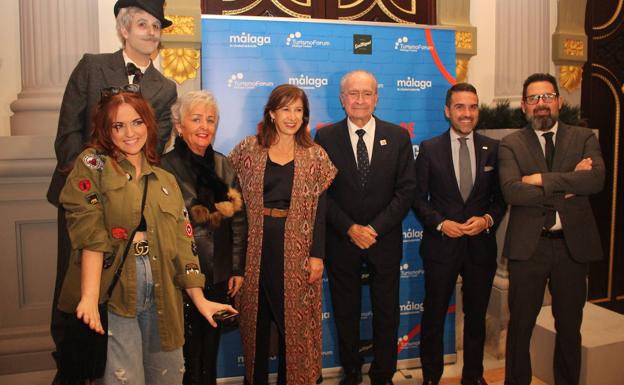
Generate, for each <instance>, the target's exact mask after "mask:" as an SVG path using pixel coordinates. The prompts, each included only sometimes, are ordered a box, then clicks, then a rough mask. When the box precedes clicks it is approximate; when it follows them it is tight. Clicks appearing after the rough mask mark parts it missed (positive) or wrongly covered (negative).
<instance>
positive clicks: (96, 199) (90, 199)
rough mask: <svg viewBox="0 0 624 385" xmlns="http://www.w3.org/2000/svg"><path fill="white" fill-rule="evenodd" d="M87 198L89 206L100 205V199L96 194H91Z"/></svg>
mask: <svg viewBox="0 0 624 385" xmlns="http://www.w3.org/2000/svg"><path fill="white" fill-rule="evenodd" d="M85 198H86V200H87V202H89V204H92V205H97V204H98V203H100V197H99V196H98V195H97V194H96V193H91V194H89V195H87V196H86V197H85Z"/></svg>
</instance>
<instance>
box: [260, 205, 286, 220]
mask: <svg viewBox="0 0 624 385" xmlns="http://www.w3.org/2000/svg"><path fill="white" fill-rule="evenodd" d="M262 213H263V214H264V215H265V216H267V217H273V218H286V217H287V216H288V209H272V208H268V207H265V208H264V209H262Z"/></svg>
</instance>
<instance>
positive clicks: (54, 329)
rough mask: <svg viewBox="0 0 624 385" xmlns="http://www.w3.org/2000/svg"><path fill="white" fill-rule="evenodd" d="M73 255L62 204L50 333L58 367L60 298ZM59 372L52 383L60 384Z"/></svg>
mask: <svg viewBox="0 0 624 385" xmlns="http://www.w3.org/2000/svg"><path fill="white" fill-rule="evenodd" d="M70 255H71V241H70V240H69V232H68V231H67V221H66V219H65V209H63V207H62V206H60V207H59V208H58V213H57V256H56V280H55V282H54V296H53V297H52V309H51V313H52V314H51V318H50V335H51V336H52V340H53V341H54V352H52V356H53V357H54V360H55V361H56V362H57V367H58V359H59V358H58V357H57V356H58V353H57V352H58V347H59V346H60V344H61V342H62V341H63V337H64V330H65V319H66V317H64V316H63V313H62V312H61V311H60V310H59V309H58V308H57V305H58V299H59V296H60V294H61V288H62V286H63V280H64V279H65V274H66V273H67V267H68V266H69V257H70ZM60 383H61V382H60V379H59V378H58V373H57V375H56V377H55V378H54V380H53V381H52V384H60Z"/></svg>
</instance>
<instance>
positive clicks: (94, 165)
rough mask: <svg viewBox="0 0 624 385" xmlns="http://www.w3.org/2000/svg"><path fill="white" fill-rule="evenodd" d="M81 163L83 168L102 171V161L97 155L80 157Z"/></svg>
mask: <svg viewBox="0 0 624 385" xmlns="http://www.w3.org/2000/svg"><path fill="white" fill-rule="evenodd" d="M82 163H84V164H85V166H87V167H89V168H90V169H92V170H99V171H101V170H103V169H104V160H103V159H102V157H101V156H100V155H97V154H87V155H85V156H83V157H82Z"/></svg>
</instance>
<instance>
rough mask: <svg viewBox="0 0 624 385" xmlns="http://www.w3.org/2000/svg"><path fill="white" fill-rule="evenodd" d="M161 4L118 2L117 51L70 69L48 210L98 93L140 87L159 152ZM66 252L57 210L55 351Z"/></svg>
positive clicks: (163, 132)
mask: <svg viewBox="0 0 624 385" xmlns="http://www.w3.org/2000/svg"><path fill="white" fill-rule="evenodd" d="M163 3H164V0H117V2H116V3H115V7H114V14H115V17H116V19H117V26H116V28H117V36H118V37H119V40H120V41H121V44H122V49H120V50H119V51H117V52H114V53H105V54H85V55H84V56H83V57H82V59H81V60H80V62H78V64H77V65H76V68H74V71H73V72H72V74H71V76H70V78H69V81H68V82H67V87H66V88H65V94H64V95H63V102H62V104H61V111H60V116H59V123H58V131H57V133H56V140H55V142H54V149H55V152H56V159H57V165H56V168H55V170H54V174H53V175H52V181H51V183H50V187H49V189H48V194H47V198H48V201H49V202H50V203H52V204H53V205H55V206H59V202H58V199H59V194H60V191H61V189H62V188H63V186H64V185H65V179H66V177H67V174H68V173H69V171H70V170H71V168H72V167H73V162H74V160H75V158H76V156H77V155H78V154H79V153H80V152H81V151H82V150H83V147H84V145H85V143H87V142H89V140H90V135H91V133H90V125H91V114H92V112H93V109H94V108H95V106H96V105H97V103H98V102H99V101H100V91H101V90H102V89H103V88H107V87H119V88H121V87H124V86H127V85H128V84H138V85H139V86H140V92H141V93H142V94H143V96H144V97H145V98H146V99H147V100H148V101H149V102H150V103H151V105H152V107H153V108H154V112H155V114H156V118H157V122H158V137H159V143H158V146H159V147H158V148H159V150H160V151H161V152H162V150H163V148H164V146H165V143H166V142H167V139H168V137H169V133H170V131H171V120H170V108H171V105H172V104H173V103H174V102H175V101H176V99H177V91H176V86H175V83H174V82H172V81H171V80H169V79H167V78H165V77H164V76H163V75H162V74H161V73H160V72H159V71H158V70H157V69H156V68H155V67H154V65H153V63H152V61H151V55H152V54H153V53H154V52H155V51H156V50H157V48H158V45H159V43H160V37H161V32H162V29H163V28H166V27H169V26H170V25H171V24H172V23H171V21H169V20H167V19H165V17H164V11H163ZM70 250H71V243H70V241H69V237H68V234H67V229H66V222H65V210H63V208H62V207H59V212H58V260H57V272H56V284H55V290H54V299H53V303H52V321H51V325H50V332H51V334H52V339H53V340H54V343H55V345H56V347H58V346H59V343H60V342H61V341H62V338H63V322H62V317H61V315H60V313H59V311H58V310H57V308H56V305H57V300H58V295H59V291H60V286H61V283H62V282H63V277H64V276H65V271H66V270H67V264H68V260H69V254H70ZM54 355H55V358H56V354H54ZM55 382H56V380H55Z"/></svg>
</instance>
